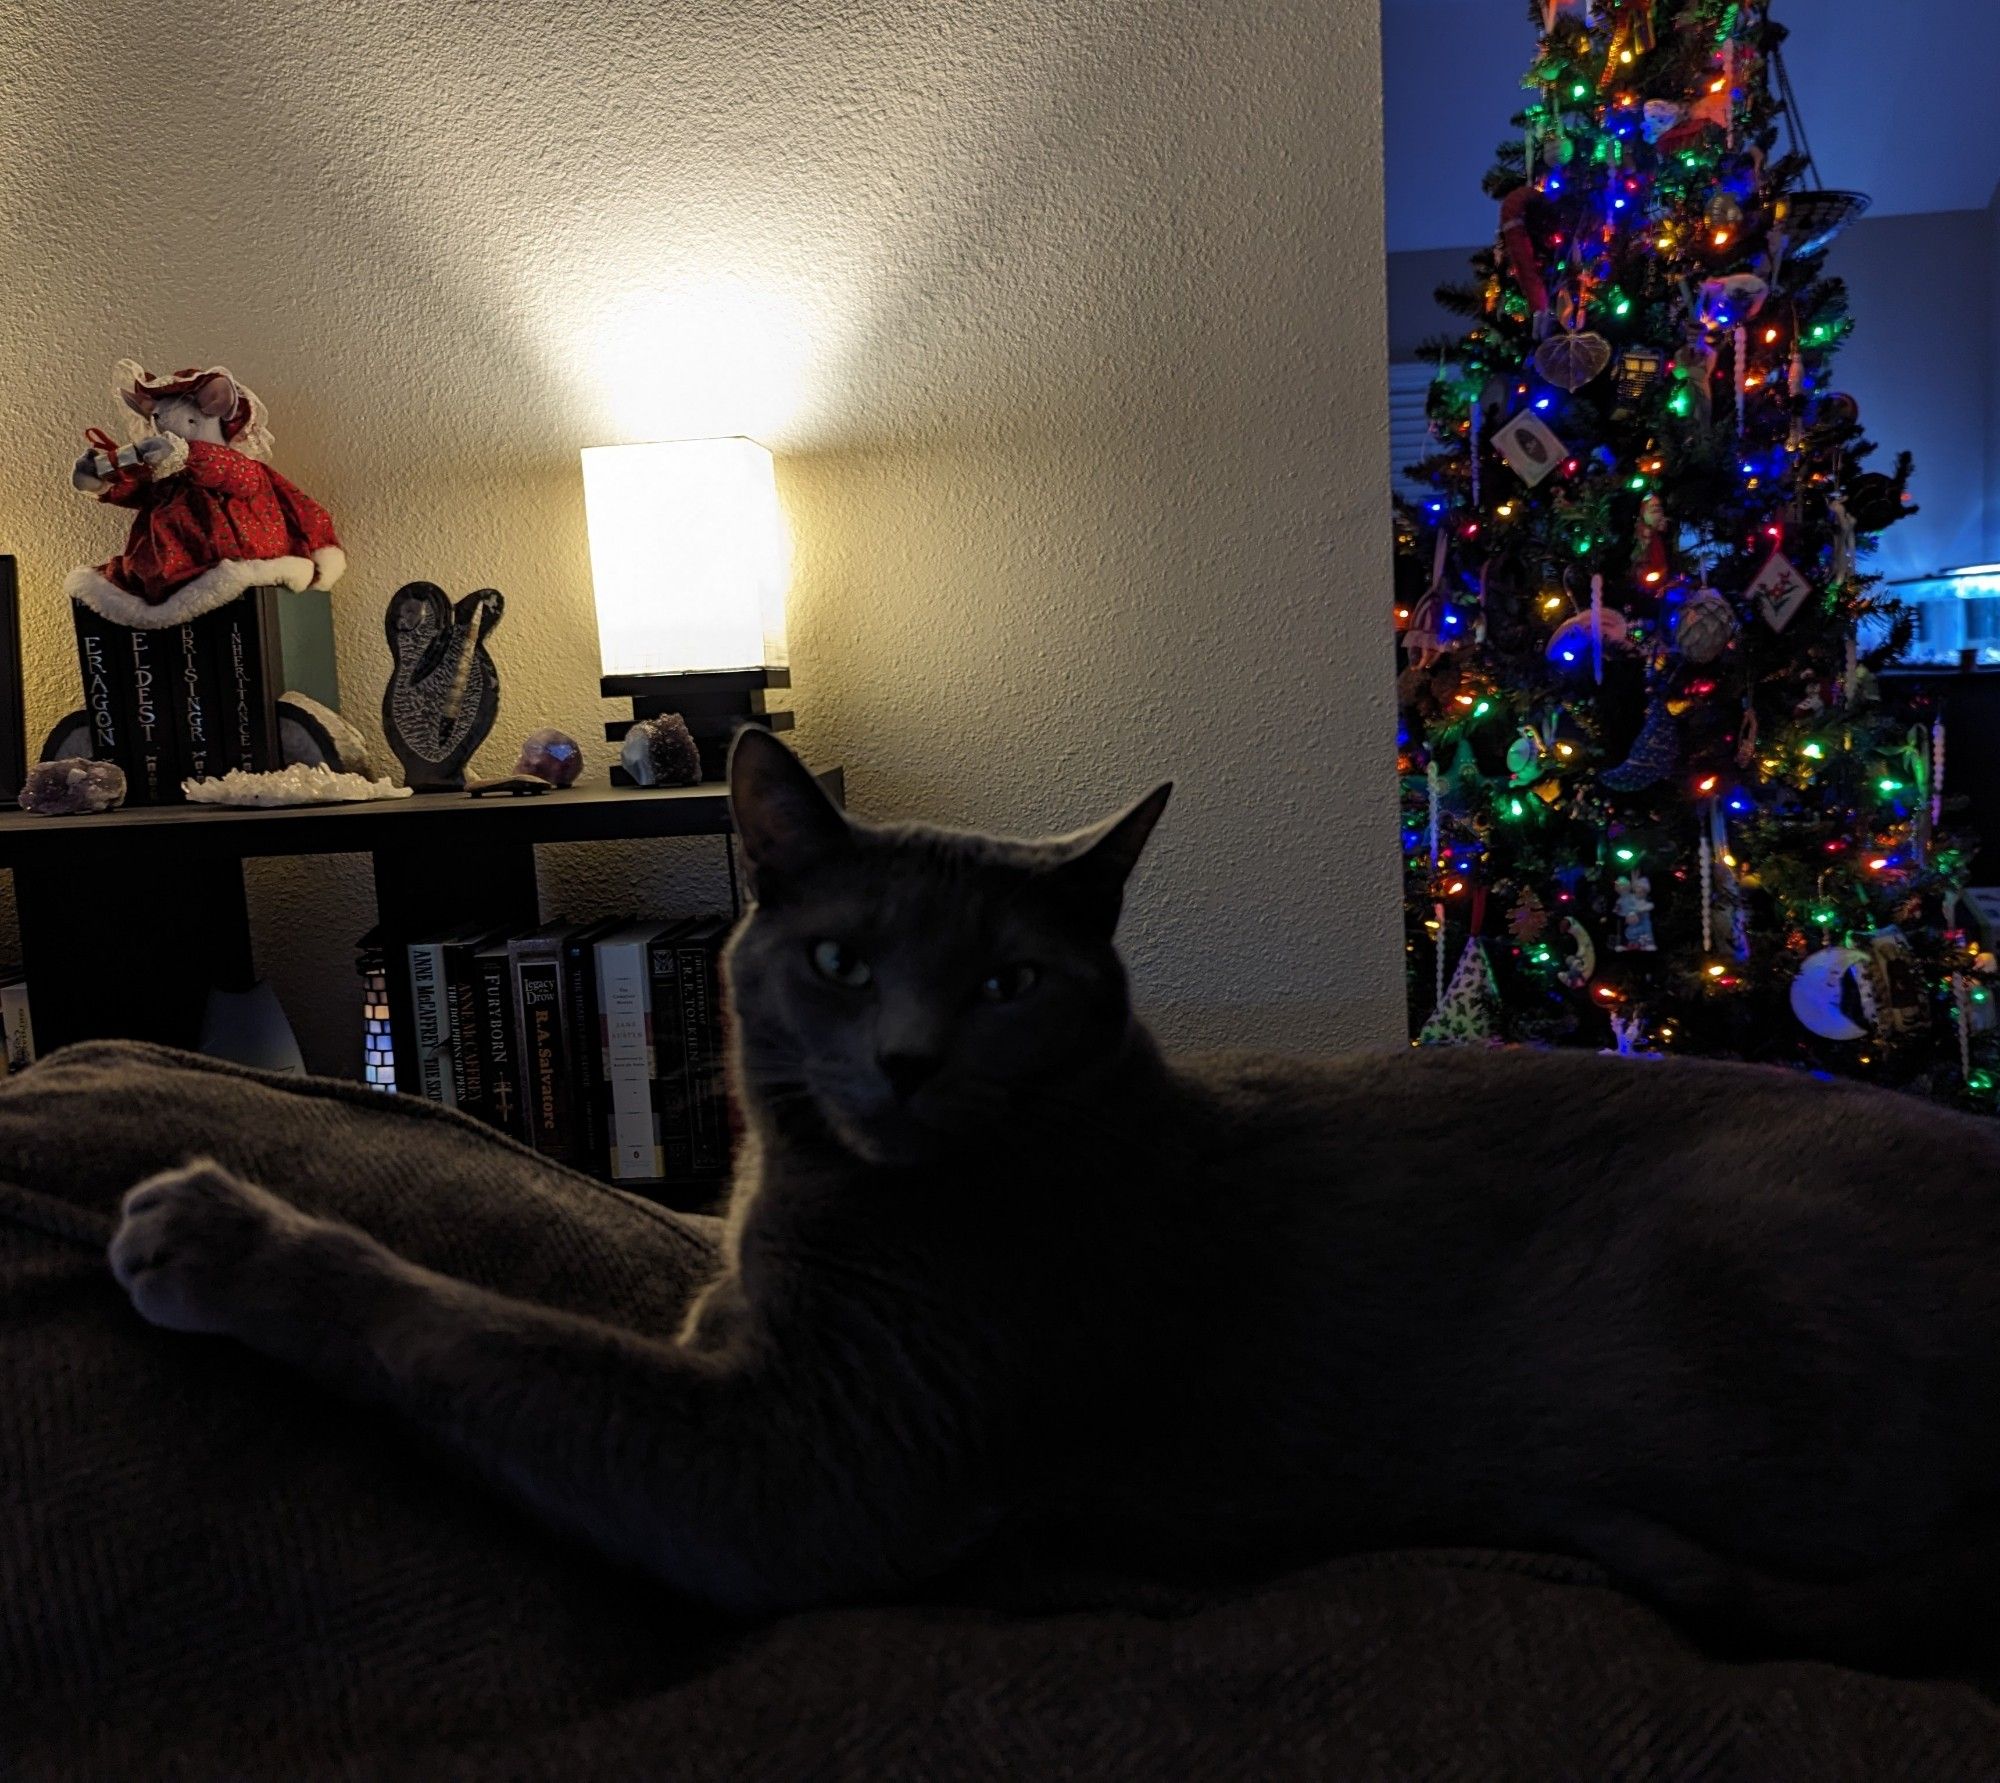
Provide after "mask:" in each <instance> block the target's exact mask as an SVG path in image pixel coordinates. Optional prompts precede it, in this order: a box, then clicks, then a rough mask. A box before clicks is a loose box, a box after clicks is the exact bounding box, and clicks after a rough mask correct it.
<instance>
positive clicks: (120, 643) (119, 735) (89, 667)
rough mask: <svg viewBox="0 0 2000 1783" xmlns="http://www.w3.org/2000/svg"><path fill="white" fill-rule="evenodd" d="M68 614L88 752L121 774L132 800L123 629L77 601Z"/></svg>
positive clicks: (132, 766) (133, 771)
mask: <svg viewBox="0 0 2000 1783" xmlns="http://www.w3.org/2000/svg"><path fill="white" fill-rule="evenodd" d="M70 612H71V616H72V618H73V619H74V621H75V624H76V655H77V666H78V667H79V668H80V669H81V670H82V672H83V710H84V715H85V716H86V717H87V718H88V719H89V720H90V753H91V754H92V755H93V756H95V757H96V758H97V759H98V760H99V761H108V762H116V763H117V764H118V766H119V767H121V768H123V769H124V770H125V781H126V797H127V799H128V800H133V798H134V794H135V792H136V790H137V788H138V778H139V777H138V771H137V768H136V766H135V764H134V763H133V761H132V758H131V748H132V746H131V725H132V714H131V708H130V699H129V696H130V675H129V674H128V672H127V670H128V664H129V654H130V653H129V651H128V650H127V648H126V645H125V639H124V636H123V634H124V632H125V630H126V627H124V626H122V625H118V624H115V623H114V622H113V621H111V620H109V619H105V618H102V617H101V616H99V615H98V614H97V613H94V612H92V611H91V609H90V608H88V607H86V606H85V605H84V604H83V603H82V602H81V601H72V602H71V603H70ZM135 802H136V801H135Z"/></svg>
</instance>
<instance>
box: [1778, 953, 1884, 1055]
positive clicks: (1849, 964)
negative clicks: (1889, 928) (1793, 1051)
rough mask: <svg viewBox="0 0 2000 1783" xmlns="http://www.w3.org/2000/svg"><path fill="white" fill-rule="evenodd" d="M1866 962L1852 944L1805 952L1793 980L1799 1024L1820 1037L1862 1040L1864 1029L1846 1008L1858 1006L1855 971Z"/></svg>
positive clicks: (1863, 955)
mask: <svg viewBox="0 0 2000 1783" xmlns="http://www.w3.org/2000/svg"><path fill="white" fill-rule="evenodd" d="M1867 964H1868V956H1867V955H1866V954H1865V953H1863V952H1862V951H1861V950H1860V949H1859V948H1855V947H1822V948H1820V949H1819V950H1818V952H1816V953H1809V954H1807V955H1806V957H1805V961H1804V963H1803V964H1802V965H1801V966H1800V967H1799V975H1798V977H1796V978H1794V979H1793V980H1792V992H1791V1002H1792V1013H1793V1014H1794V1015H1795V1016H1797V1017H1798V1019H1799V1022H1800V1025H1801V1026H1803V1027H1804V1028H1805V1029H1806V1030H1807V1031H1808V1032H1810V1033H1814V1034H1817V1035H1818V1036H1819V1037H1820V1038H1821V1039H1822V1040H1865V1039H1866V1038H1867V1037H1868V1030H1867V1028H1866V1027H1865V1026H1863V1025H1862V1023H1860V1022H1859V1021H1857V1020H1855V1018H1854V1016H1853V1015H1851V1014H1849V1013H1848V1011H1849V1009H1850V1008H1852V1009H1854V1010H1857V1011H1858V1010H1859V1009H1860V1007H1861V997H1860V992H1859V990H1858V988H1856V987H1855V982H1854V974H1855V973H1856V972H1857V971H1860V970H1862V969H1864V968H1865V967H1866V966H1867Z"/></svg>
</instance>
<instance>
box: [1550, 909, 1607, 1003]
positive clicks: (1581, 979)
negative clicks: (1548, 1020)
mask: <svg viewBox="0 0 2000 1783" xmlns="http://www.w3.org/2000/svg"><path fill="white" fill-rule="evenodd" d="M1563 932H1564V933H1565V934H1566V935H1567V936H1568V937H1569V944H1570V953H1569V957H1568V958H1567V959H1566V960H1564V961H1563V964H1562V970H1561V971H1560V972H1558V973H1557V974H1556V977H1557V979H1558V980H1559V981H1560V982H1561V983H1562V984H1564V985H1566V986H1567V987H1568V988H1569V989H1571V990H1573V991H1580V990H1582V989H1583V987H1584V986H1585V985H1587V984H1588V983H1589V982H1590V981H1591V980H1592V979H1593V978H1595V977H1596V976H1597V944H1596V943H1595V942H1594V941H1592V940H1591V938H1590V931H1589V930H1588V929H1586V928H1585V927H1584V926H1583V924H1582V923H1580V922H1578V921H1577V919H1576V918H1575V917H1573V916H1566V917H1564V918H1563Z"/></svg>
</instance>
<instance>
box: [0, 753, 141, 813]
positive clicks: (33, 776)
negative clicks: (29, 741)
mask: <svg viewBox="0 0 2000 1783" xmlns="http://www.w3.org/2000/svg"><path fill="white" fill-rule="evenodd" d="M20 803H21V809H22V810H23V811H32V812H33V813H34V814H35V815H36V816H37V817H77V816H81V815H83V814H84V813H86V812H91V811H115V810H117V809H118V807H119V806H120V805H122V804H124V803H125V770H124V769H123V768H121V767H120V766H119V765H118V764H117V763H116V762H115V761H92V760H91V759H90V757H89V756H87V755H70V756H63V757H61V758H60V759H58V760H56V761H38V762H36V763H35V765H34V766H33V767H32V768H30V769H29V770H28V780H27V784H26V785H25V786H23V787H22V788H21V800H20Z"/></svg>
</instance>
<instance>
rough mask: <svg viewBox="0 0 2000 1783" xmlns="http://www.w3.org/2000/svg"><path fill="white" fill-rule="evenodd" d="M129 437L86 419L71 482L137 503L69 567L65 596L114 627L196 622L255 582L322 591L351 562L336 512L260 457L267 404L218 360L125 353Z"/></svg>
mask: <svg viewBox="0 0 2000 1783" xmlns="http://www.w3.org/2000/svg"><path fill="white" fill-rule="evenodd" d="M114 377H115V384H114V388H115V391H116V394H117V397H118V400H119V401H120V402H121V403H123V404H124V405H125V407H126V409H127V410H129V411H130V417H131V418H130V422H129V431H130V434H131V440H132V443H131V444H130V445H127V446H122V447H121V446H120V445H119V444H118V443H117V441H115V440H113V439H112V438H111V437H110V436H109V435H108V434H106V433H103V432H101V431H100V430H99V429H97V428H91V429H89V430H88V431H87V433H86V434H85V438H86V439H88V440H89V442H90V450H89V451H87V452H85V453H84V454H83V456H82V457H81V458H79V459H78V460H77V461H76V465H75V469H74V471H73V472H72V474H71V479H70V480H71V481H72V482H73V483H74V484H75V486H76V487H77V488H78V489H80V490H81V491H83V493H84V494H86V495H94V496H96V497H97V499H98V500H99V501H103V502H109V503H110V504H111V505H113V506H114V507H120V508H132V509H134V510H136V512H135V513H134V515H133V520H132V531H131V533H130V535H129V536H128V537H127V538H126V541H125V549H124V550H123V551H122V552H120V553H119V554H118V555H117V556H116V557H114V558H112V559H111V560H110V562H108V563H101V564H98V565H97V566H96V567H95V568H89V567H85V568H82V569H78V570H73V571H72V572H71V573H70V577H69V580H68V582H67V583H66V584H65V585H64V589H65V592H66V593H67V594H68V595H69V597H70V598H71V599H72V600H74V601H77V602H79V603H81V604H82V605H83V606H86V607H88V608H90V609H91V611H92V612H94V613H97V614H100V615H101V616H102V617H104V618H106V619H110V620H114V621H116V622H117V623H118V624H120V625H131V626H138V627H140V628H142V629H145V630H154V629H157V628H159V627H163V626H171V625H180V624H182V623H184V622H185V621H187V620H190V619H197V618H199V617H200V616H201V615H202V614H204V613H211V612H213V611H215V609H216V608H218V607H224V606H227V605H228V604H229V603H230V602H231V601H233V600H234V599H236V597H237V596H238V595H240V594H242V593H244V592H245V591H246V590H248V589H252V588H268V587H284V588H293V589H302V588H330V587H332V586H333V584H334V583H335V582H336V581H338V580H339V578H340V573H341V571H342V570H344V569H345V568H346V567H347V556H346V553H345V552H343V551H342V550H341V548H340V540H339V539H338V538H336V537H335V536H334V530H333V521H332V520H331V519H330V518H328V516H327V512H326V510H325V509H324V508H322V507H321V506H320V505H319V504H318V503H317V502H316V501H314V500H312V498H311V497H310V496H307V495H305V494H302V493H301V492H300V491H299V490H297V489H295V488H293V487H292V485H291V484H290V483H288V482H286V481H285V479H284V478H283V477H281V476H279V475H278V473H277V472H276V471H274V470H272V469H271V468H270V466H269V465H267V464H266V463H265V462H264V460H265V458H266V457H267V456H268V455H269V453H270V450H271V435H270V431H269V430H268V429H267V428H266V427H265V425H264V405H263V403H262V402H260V401H259V400H258V398H257V394H256V392H255V391H253V390H251V389H249V388H248V387H247V386H246V385H243V384H240V383H238V382H237V381H236V379H235V378H234V377H232V376H231V375H230V373H229V371H228V370H227V369H226V368H225V367H223V366H220V365H212V366H210V367H208V368H207V369H206V370H201V369H196V368H191V369H189V370H186V371H177V372H170V373H167V374H165V375H156V374H154V373H152V372H149V371H147V370H146V369H145V368H144V367H143V366H141V365H140V364H139V363H138V362H137V361H136V360H131V359H121V360H120V361H119V362H118V366H117V369H116V372H115V374H114Z"/></svg>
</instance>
